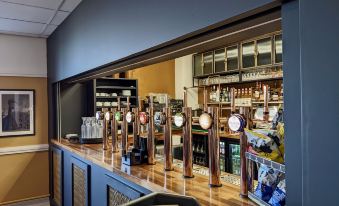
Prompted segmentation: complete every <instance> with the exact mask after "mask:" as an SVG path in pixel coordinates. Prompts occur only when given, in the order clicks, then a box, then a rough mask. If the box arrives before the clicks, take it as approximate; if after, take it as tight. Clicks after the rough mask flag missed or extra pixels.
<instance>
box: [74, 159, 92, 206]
mask: <svg viewBox="0 0 339 206" xmlns="http://www.w3.org/2000/svg"><path fill="white" fill-rule="evenodd" d="M70 161H71V176H72V178H71V183H72V189H71V193H72V195H71V197H72V205H74V194H73V189H74V173H73V168H74V165H76V166H77V167H79V168H80V169H82V170H84V172H85V187H86V188H85V191H86V194H85V195H86V206H89V205H90V195H91V193H90V182H89V181H90V166H89V165H88V164H86V163H85V162H83V161H81V160H79V159H77V158H76V157H74V156H72V157H71V160H70Z"/></svg>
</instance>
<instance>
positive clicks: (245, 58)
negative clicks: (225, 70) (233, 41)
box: [242, 41, 255, 68]
mask: <svg viewBox="0 0 339 206" xmlns="http://www.w3.org/2000/svg"><path fill="white" fill-rule="evenodd" d="M254 66H255V43H254V41H253V42H248V43H244V44H242V68H249V67H254Z"/></svg>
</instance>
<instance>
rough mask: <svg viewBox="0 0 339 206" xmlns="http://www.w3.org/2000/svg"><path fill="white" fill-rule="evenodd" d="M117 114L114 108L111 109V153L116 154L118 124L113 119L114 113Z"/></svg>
mask: <svg viewBox="0 0 339 206" xmlns="http://www.w3.org/2000/svg"><path fill="white" fill-rule="evenodd" d="M116 112H117V109H116V108H111V114H110V119H111V135H112V152H113V153H116V152H118V151H119V150H118V123H117V120H116V119H115V113H116Z"/></svg>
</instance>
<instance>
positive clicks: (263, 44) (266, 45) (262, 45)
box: [257, 37, 273, 66]
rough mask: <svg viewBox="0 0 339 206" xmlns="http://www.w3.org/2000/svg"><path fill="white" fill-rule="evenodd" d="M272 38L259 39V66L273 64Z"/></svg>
mask: <svg viewBox="0 0 339 206" xmlns="http://www.w3.org/2000/svg"><path fill="white" fill-rule="evenodd" d="M272 49H273V47H272V38H271V37H268V38H264V39H259V40H257V66H263V65H269V64H272Z"/></svg>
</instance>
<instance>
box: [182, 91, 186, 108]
mask: <svg viewBox="0 0 339 206" xmlns="http://www.w3.org/2000/svg"><path fill="white" fill-rule="evenodd" d="M183 105H184V107H187V90H186V88H185V91H184V102H183Z"/></svg>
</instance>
